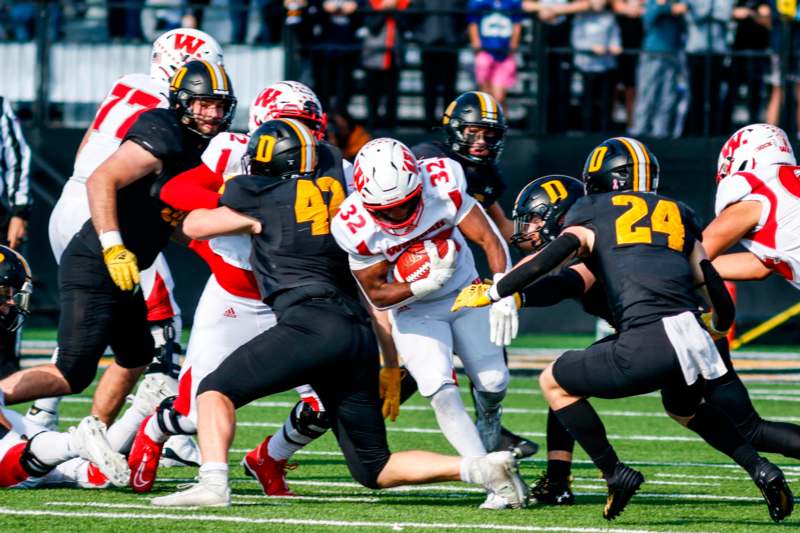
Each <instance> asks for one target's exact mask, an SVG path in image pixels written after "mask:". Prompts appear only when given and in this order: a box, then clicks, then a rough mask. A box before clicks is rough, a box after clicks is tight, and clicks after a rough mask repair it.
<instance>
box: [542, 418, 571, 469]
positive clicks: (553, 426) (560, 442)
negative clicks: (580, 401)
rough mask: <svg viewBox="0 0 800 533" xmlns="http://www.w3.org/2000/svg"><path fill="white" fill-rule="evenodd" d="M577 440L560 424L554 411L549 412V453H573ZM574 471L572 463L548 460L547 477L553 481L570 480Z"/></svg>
mask: <svg viewBox="0 0 800 533" xmlns="http://www.w3.org/2000/svg"><path fill="white" fill-rule="evenodd" d="M574 448H575V439H573V438H572V435H570V434H569V431H567V428H565V427H564V425H563V424H562V423H561V422H559V420H558V417H557V416H556V415H555V413H554V412H553V410H552V409H550V410H549V411H548V412H547V451H548V452H555V451H560V452H566V453H572V451H573V450H574ZM571 471H572V461H564V460H560V459H548V460H547V476H548V477H549V478H550V479H552V480H562V479H568V478H569V476H570V473H571Z"/></svg>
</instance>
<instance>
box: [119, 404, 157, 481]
mask: <svg viewBox="0 0 800 533" xmlns="http://www.w3.org/2000/svg"><path fill="white" fill-rule="evenodd" d="M152 416H153V415H150V416H148V417H147V418H145V419H144V421H143V422H142V424H141V425H140V426H139V431H137V432H136V438H135V439H134V441H133V446H131V453H130V455H128V466H130V467H131V488H132V489H133V492H150V491H151V490H152V489H153V483H155V482H156V474H157V473H158V460H159V459H160V458H161V449H162V448H163V447H164V444H163V443H159V442H154V441H153V439H151V438H150V437H148V436H147V434H146V433H145V432H144V428H145V426H146V425H147V422H148V421H149V420H150V418H151V417H152Z"/></svg>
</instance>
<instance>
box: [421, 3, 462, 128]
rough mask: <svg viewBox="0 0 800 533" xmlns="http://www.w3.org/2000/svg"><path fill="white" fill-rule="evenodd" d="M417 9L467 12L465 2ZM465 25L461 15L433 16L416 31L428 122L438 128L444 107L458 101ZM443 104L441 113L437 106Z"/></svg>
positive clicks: (428, 16) (430, 5) (428, 17)
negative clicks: (459, 51)
mask: <svg viewBox="0 0 800 533" xmlns="http://www.w3.org/2000/svg"><path fill="white" fill-rule="evenodd" d="M414 7H415V8H420V9H424V10H426V11H436V10H457V9H464V7H465V2H464V1H463V0H417V1H415V2H414ZM465 29H466V23H465V19H464V16H463V15H462V14H459V13H435V12H433V13H430V14H428V15H423V16H422V19H421V21H420V24H419V25H418V26H417V28H416V37H417V41H418V42H419V44H420V46H421V47H422V57H421V62H422V86H423V87H424V88H425V91H424V92H425V120H426V121H427V122H428V123H429V124H430V125H431V126H436V125H438V124H439V120H438V118H439V117H441V116H442V114H443V113H444V107H446V106H447V104H449V103H450V102H452V101H453V100H455V99H456V79H457V78H458V50H459V48H461V46H463V45H464V33H465ZM440 97H441V100H442V109H441V111H439V110H437V108H436V106H437V103H438V100H439V98H440Z"/></svg>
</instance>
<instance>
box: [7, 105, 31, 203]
mask: <svg viewBox="0 0 800 533" xmlns="http://www.w3.org/2000/svg"><path fill="white" fill-rule="evenodd" d="M1 112H2V116H0V136H1V137H0V142H1V143H2V146H0V149H2V154H0V161H4V162H5V186H6V195H7V197H8V205H9V207H10V209H11V215H12V216H19V217H22V218H25V219H27V218H28V216H29V215H30V205H31V196H30V179H29V171H30V164H31V150H30V148H29V147H28V143H26V142H25V137H24V136H23V135H22V129H21V128H20V126H19V121H18V120H17V117H16V115H15V114H14V110H13V109H11V105H10V104H9V102H8V100H7V99H5V98H3V99H2V111H1Z"/></svg>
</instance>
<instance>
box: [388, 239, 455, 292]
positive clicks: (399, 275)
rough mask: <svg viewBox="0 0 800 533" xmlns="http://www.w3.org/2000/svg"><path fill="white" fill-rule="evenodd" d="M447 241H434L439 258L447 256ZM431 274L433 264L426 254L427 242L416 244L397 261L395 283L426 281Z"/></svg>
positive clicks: (394, 272)
mask: <svg viewBox="0 0 800 533" xmlns="http://www.w3.org/2000/svg"><path fill="white" fill-rule="evenodd" d="M447 241H448V239H434V240H433V241H432V242H433V243H434V244H436V249H437V251H438V252H439V257H444V256H445V254H447ZM430 272H431V264H430V258H429V257H428V254H427V253H425V241H422V242H415V243H414V244H412V245H411V246H409V247H408V248H406V250H405V251H404V252H403V253H402V254H400V257H398V258H397V261H395V263H394V269H393V271H392V273H393V274H394V279H395V281H400V282H412V281H417V280H421V279H425V278H427V277H428V274H430Z"/></svg>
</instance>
